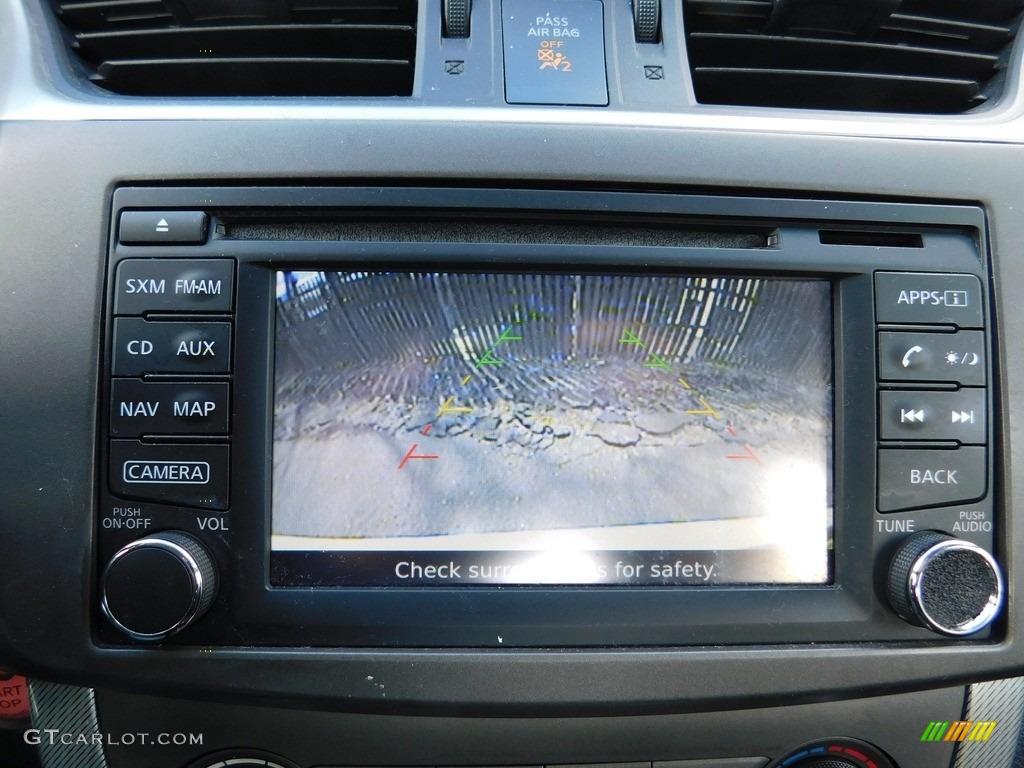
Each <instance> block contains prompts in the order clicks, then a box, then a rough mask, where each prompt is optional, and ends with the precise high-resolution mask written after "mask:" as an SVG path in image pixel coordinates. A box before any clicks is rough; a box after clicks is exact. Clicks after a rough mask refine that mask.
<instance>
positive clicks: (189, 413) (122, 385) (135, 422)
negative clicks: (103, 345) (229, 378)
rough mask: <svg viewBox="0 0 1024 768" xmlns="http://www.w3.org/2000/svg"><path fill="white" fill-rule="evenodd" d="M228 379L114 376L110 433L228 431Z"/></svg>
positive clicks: (137, 435)
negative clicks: (161, 380)
mask: <svg viewBox="0 0 1024 768" xmlns="http://www.w3.org/2000/svg"><path fill="white" fill-rule="evenodd" d="M229 388H230V385H229V384H228V383H227V382H214V381H208V382H196V383H193V382H188V383H174V384H163V383H157V384H153V383H149V382H144V381H140V380H139V379H114V380H113V381H112V382H111V385H110V434H111V436H112V437H142V436H143V435H226V434H227V433H228V390H229Z"/></svg>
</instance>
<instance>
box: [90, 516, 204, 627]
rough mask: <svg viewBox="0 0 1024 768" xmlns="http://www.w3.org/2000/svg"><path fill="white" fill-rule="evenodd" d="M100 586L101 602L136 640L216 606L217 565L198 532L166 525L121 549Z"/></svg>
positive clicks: (109, 615) (185, 622) (110, 616)
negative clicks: (197, 535) (197, 538)
mask: <svg viewBox="0 0 1024 768" xmlns="http://www.w3.org/2000/svg"><path fill="white" fill-rule="evenodd" d="M100 589H101V597H102V600H101V603H100V607H101V608H102V610H103V613H104V614H105V615H106V617H107V618H108V619H110V621H111V623H112V624H113V625H114V626H115V627H117V628H118V629H120V630H121V631H122V632H124V633H125V634H127V635H129V636H131V637H133V638H135V639H136V640H163V639H164V638H167V637H170V636H171V635H173V634H175V633H176V632H180V631H181V630H183V629H184V628H185V627H187V626H189V625H190V624H192V623H193V622H194V621H195V620H196V619H198V618H199V617H200V616H202V615H203V614H204V613H205V612H206V610H207V609H208V608H209V607H210V604H211V603H212V602H213V598H214V595H215V594H216V592H217V571H216V568H215V567H214V564H213V560H212V558H211V557H210V555H209V553H207V551H206V548H205V547H203V545H202V544H200V543H199V542H198V541H196V539H195V538H194V537H192V536H190V535H188V534H187V533H181V532H178V531H163V532H161V533H155V534H153V535H151V536H147V537H145V538H144V539H138V540H137V541H133V542H131V543H130V544H127V545H126V546H124V547H122V548H121V549H120V550H118V552H117V554H115V555H114V556H113V557H112V558H111V559H110V562H109V563H108V564H107V567H106V570H104V572H103V579H102V582H101V585H100Z"/></svg>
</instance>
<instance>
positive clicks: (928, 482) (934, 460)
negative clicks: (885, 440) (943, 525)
mask: <svg viewBox="0 0 1024 768" xmlns="http://www.w3.org/2000/svg"><path fill="white" fill-rule="evenodd" d="M986 486H987V479H986V475H985V449H984V448H982V447H970V448H957V449H956V450H951V451H943V450H927V449H922V450H916V449H901V448H883V449H881V450H879V452H878V511H879V512H899V511H901V510H904V509H918V508H921V507H939V506H944V505H946V504H956V503H959V502H964V501H976V500H978V499H980V498H981V497H983V496H984V495H985V490H986Z"/></svg>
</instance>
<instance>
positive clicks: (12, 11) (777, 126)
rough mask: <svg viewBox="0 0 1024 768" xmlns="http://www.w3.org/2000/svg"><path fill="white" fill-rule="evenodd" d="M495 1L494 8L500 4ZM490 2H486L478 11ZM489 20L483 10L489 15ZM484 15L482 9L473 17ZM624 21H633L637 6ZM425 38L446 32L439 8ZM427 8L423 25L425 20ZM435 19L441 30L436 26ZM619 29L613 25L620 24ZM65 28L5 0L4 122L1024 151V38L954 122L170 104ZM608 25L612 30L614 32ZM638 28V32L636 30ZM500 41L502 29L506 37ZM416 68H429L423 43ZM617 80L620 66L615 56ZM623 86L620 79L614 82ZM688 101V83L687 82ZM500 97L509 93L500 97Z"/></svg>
mask: <svg viewBox="0 0 1024 768" xmlns="http://www.w3.org/2000/svg"><path fill="white" fill-rule="evenodd" d="M494 2H496V0H489V3H494ZM483 4H484V3H483V2H481V3H478V6H481V5H483ZM480 12H482V9H481V11H480ZM474 13H478V11H476V10H475V11H474ZM624 13H626V14H629V13H630V11H629V9H628V8H626V9H625V10H624ZM434 15H435V16H437V17H438V19H436V20H435V19H434V18H433V17H432V18H431V19H430V24H421V27H422V28H423V30H424V31H423V33H422V34H421V37H422V36H423V34H426V31H427V30H428V29H429V30H433V29H434V28H435V26H438V25H439V24H440V21H439V17H440V4H438V7H437V9H436V13H435V14H434ZM423 16H424V14H423V13H422V9H421V21H425V19H424V18H423ZM435 21H436V24H435V23H434V22H435ZM612 21H614V19H613V20H612ZM55 24H56V22H55V21H54V20H53V19H51V18H49V17H48V15H47V14H46V13H45V12H44V10H43V8H42V7H41V5H40V4H39V2H38V0H0V42H2V43H3V45H0V121H5V120H40V121H47V122H60V121H77V120H343V121H346V122H348V123H351V122H364V121H379V122H394V123H398V122H410V121H415V122H417V123H454V122H457V123H460V124H461V125H463V126H465V125H467V124H480V125H489V124H501V125H509V126H512V125H523V124H527V125H544V124H552V125H559V126H566V125H578V126H608V127H618V128H632V129H637V128H668V129H679V130H717V131H729V132H742V133H754V132H762V131H768V132H771V133H791V134H811V135H831V136H878V137H890V138H904V139H912V138H918V139H932V140H935V139H938V140H951V141H988V142H998V143H1011V144H1020V143H1024V130H1022V128H1021V124H1022V123H1024V90H1022V88H1021V66H1020V62H1021V57H1022V54H1024V35H1021V36H1019V39H1018V41H1017V44H1016V46H1015V47H1014V49H1013V51H1012V52H1011V55H1010V57H1009V64H1008V69H1007V77H1006V84H1005V90H1004V96H1003V98H1002V99H1000V100H999V101H998V102H997V103H996V104H995V105H994V106H992V107H991V108H983V109H981V110H979V111H977V112H974V113H971V114H964V115H952V116H943V117H936V116H921V115H905V114H888V113H885V114H883V113H854V112H838V111H836V112H829V111H823V110H794V109H765V108H746V107H719V106H706V105H700V104H690V105H689V106H683V107H680V108H679V111H673V112H664V111H657V110H652V111H641V110H634V109H621V108H619V109H615V108H591V107H582V108H579V107H577V108H574V107H559V108H554V109H553V108H550V107H530V106H523V107H519V106H508V105H503V104H500V102H499V101H497V100H496V101H493V102H490V103H488V102H484V103H482V104H480V103H478V104H476V105H472V104H461V103H458V102H453V103H439V102H438V101H437V100H434V101H431V100H425V97H426V95H428V92H429V89H423V88H421V87H420V83H422V82H423V80H424V77H425V75H424V73H423V72H420V73H418V74H417V89H416V91H415V93H417V94H419V95H420V96H421V98H411V99H390V100H381V99H366V98H346V99H298V98H265V99H213V98H203V99H171V98H138V97H123V96H112V95H110V94H107V93H106V92H104V91H102V90H100V89H98V88H95V87H94V86H91V85H90V84H89V83H87V82H86V81H84V80H83V79H82V78H80V77H79V76H77V75H76V74H75V73H74V71H73V64H72V63H71V61H70V60H69V59H68V57H67V55H66V52H65V50H64V47H63V45H60V44H59V43H58V34H59V33H58V30H56V29H55ZM609 26H610V27H611V26H613V25H612V24H609ZM631 26H632V25H630V27H631ZM497 32H498V33H500V30H497ZM419 46H420V50H419V52H418V53H417V61H418V62H420V63H421V64H422V63H423V62H424V55H423V50H422V47H423V43H422V42H421V43H420V44H419ZM610 64H611V69H612V74H613V75H614V74H616V72H617V66H616V64H617V62H616V59H615V58H614V57H610ZM612 79H613V80H614V79H616V78H615V77H613V78H612ZM679 85H680V87H681V88H683V89H685V90H686V91H687V92H688V93H689V92H690V90H691V86H690V83H689V79H688V77H687V79H686V81H685V82H684V83H681V84H679ZM498 90H500V89H498Z"/></svg>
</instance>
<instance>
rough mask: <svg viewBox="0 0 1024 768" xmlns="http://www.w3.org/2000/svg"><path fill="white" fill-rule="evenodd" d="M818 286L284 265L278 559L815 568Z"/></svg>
mask: <svg viewBox="0 0 1024 768" xmlns="http://www.w3.org/2000/svg"><path fill="white" fill-rule="evenodd" d="M832 328H833V326H832V291H831V284H830V283H829V282H828V281H827V280H814V279H775V278H772V279H765V278H761V277H745V276H734V275H731V276H722V275H709V274H701V275H685V276H679V275H666V276H651V275H630V274H614V275H613V274H575V275H574V274H524V273H490V274H486V273H480V272H474V273H468V272H356V271H347V272H294V271H292V272H286V271H281V272H278V273H277V298H276V333H275V368H274V415H273V502H272V536H271V540H270V546H271V574H270V575H271V582H272V583H273V584H275V585H281V586H284V585H305V586H380V585H389V586H409V587H422V586H444V587H472V586H479V585H538V584H544V585H582V584H604V585H644V586H657V585H668V586H672V585H693V586H706V585H723V584H825V583H828V582H829V581H830V578H831V572H830V571H831V560H832V558H831V554H832V521H833V499H832V405H833V397H832V394H833V392H832V375H833V363H832V337H833V331H832Z"/></svg>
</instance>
